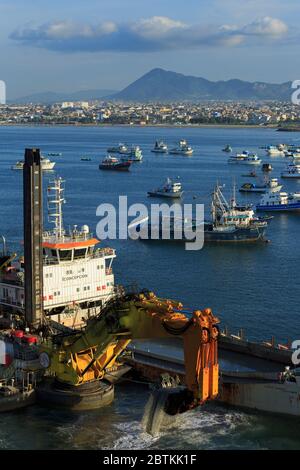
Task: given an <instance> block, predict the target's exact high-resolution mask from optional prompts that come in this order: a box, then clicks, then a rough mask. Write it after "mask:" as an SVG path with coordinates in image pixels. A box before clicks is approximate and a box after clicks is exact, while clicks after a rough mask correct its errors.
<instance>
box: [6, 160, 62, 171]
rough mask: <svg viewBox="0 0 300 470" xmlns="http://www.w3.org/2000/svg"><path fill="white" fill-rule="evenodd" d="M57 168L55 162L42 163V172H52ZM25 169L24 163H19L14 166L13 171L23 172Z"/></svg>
mask: <svg viewBox="0 0 300 470" xmlns="http://www.w3.org/2000/svg"><path fill="white" fill-rule="evenodd" d="M54 167H55V162H45V163H43V162H42V170H43V171H51V170H53V169H54ZM23 168H24V162H22V163H17V164H16V165H13V166H12V170H23Z"/></svg>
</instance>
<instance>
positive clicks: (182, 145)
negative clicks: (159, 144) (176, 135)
mask: <svg viewBox="0 0 300 470" xmlns="http://www.w3.org/2000/svg"><path fill="white" fill-rule="evenodd" d="M193 152H194V150H193V149H192V147H191V146H190V145H188V143H187V141H186V140H185V139H181V140H180V141H179V142H178V145H177V146H176V147H174V148H172V149H171V150H170V152H169V153H171V154H173V155H186V156H190V155H193Z"/></svg>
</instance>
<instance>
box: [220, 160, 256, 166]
mask: <svg viewBox="0 0 300 470" xmlns="http://www.w3.org/2000/svg"><path fill="white" fill-rule="evenodd" d="M228 163H229V164H230V165H260V164H261V160H257V161H249V160H229V161H228Z"/></svg>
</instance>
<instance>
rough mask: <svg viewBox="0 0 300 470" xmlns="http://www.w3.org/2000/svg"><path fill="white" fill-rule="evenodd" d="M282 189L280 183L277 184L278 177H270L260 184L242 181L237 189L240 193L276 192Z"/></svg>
mask: <svg viewBox="0 0 300 470" xmlns="http://www.w3.org/2000/svg"><path fill="white" fill-rule="evenodd" d="M281 189H282V184H279V181H278V178H272V179H271V180H270V181H266V182H264V183H261V184H259V183H258V184H256V183H244V184H243V185H242V186H241V187H240V189H239V191H240V192H241V193H266V192H269V191H270V192H272V193H276V192H278V191H281Z"/></svg>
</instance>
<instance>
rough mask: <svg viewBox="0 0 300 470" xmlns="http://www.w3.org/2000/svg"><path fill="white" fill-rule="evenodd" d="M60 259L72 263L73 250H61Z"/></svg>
mask: <svg viewBox="0 0 300 470" xmlns="http://www.w3.org/2000/svg"><path fill="white" fill-rule="evenodd" d="M59 259H60V260H62V261H71V259H72V250H59Z"/></svg>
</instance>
